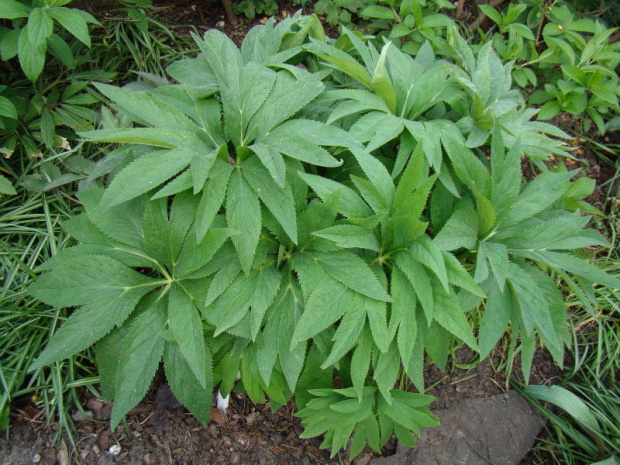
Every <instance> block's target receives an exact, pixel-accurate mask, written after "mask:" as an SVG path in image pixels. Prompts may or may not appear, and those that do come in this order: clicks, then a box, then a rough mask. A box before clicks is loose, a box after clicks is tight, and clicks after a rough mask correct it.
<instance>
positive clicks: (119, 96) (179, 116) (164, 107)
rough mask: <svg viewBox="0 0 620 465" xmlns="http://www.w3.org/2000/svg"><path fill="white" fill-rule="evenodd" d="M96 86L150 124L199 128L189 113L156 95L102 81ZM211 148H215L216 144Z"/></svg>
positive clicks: (187, 128) (187, 129) (179, 127)
mask: <svg viewBox="0 0 620 465" xmlns="http://www.w3.org/2000/svg"><path fill="white" fill-rule="evenodd" d="M95 87H97V90H99V91H100V92H101V93H102V94H103V95H105V96H106V97H108V98H109V99H111V100H112V101H114V102H115V103H116V105H118V106H119V107H121V108H122V109H124V110H125V111H127V112H129V113H130V114H132V115H135V116H137V117H138V118H139V119H140V121H143V122H145V123H146V124H148V125H149V126H153V127H155V128H165V129H170V130H173V131H191V130H192V129H198V127H197V126H196V125H195V124H194V123H193V121H192V120H191V119H190V118H189V117H188V116H187V115H185V114H184V113H181V112H180V111H179V110H178V109H177V108H176V107H174V106H172V105H170V104H169V103H166V102H164V101H162V100H159V99H158V98H156V97H155V96H154V95H150V94H148V93H146V92H143V91H134V90H129V89H126V88H120V87H115V86H110V85H107V84H100V83H95ZM210 148H212V149H213V148H215V146H213V147H210Z"/></svg>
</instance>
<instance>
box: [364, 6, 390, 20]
mask: <svg viewBox="0 0 620 465" xmlns="http://www.w3.org/2000/svg"><path fill="white" fill-rule="evenodd" d="M360 16H361V17H362V18H378V19H389V20H396V19H398V16H397V15H396V13H394V11H393V10H391V9H390V8H386V7H384V6H378V5H371V6H367V7H366V8H364V9H363V10H362V11H361V13H360Z"/></svg>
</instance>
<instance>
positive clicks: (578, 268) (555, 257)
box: [512, 250, 620, 289]
mask: <svg viewBox="0 0 620 465" xmlns="http://www.w3.org/2000/svg"><path fill="white" fill-rule="evenodd" d="M512 252H513V253H514V254H515V255H520V256H522V257H525V258H529V259H531V260H535V261H538V262H543V263H545V264H547V265H549V266H551V267H553V268H556V269H558V270H563V271H566V272H568V273H572V274H574V275H576V276H581V277H583V278H585V279H588V280H590V281H593V282H595V283H598V284H603V285H605V286H609V287H610V288H612V289H620V280H618V279H617V278H615V277H613V276H611V275H609V274H607V273H605V272H604V271H603V270H601V269H599V268H597V267H596V266H594V265H592V264H591V263H589V262H587V261H586V260H584V259H582V258H579V257H577V256H575V255H572V254H570V253H562V252H551V251H548V250H545V251H542V250H541V251H512Z"/></svg>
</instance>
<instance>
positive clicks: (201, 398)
mask: <svg viewBox="0 0 620 465" xmlns="http://www.w3.org/2000/svg"><path fill="white" fill-rule="evenodd" d="M205 357H206V383H205V386H204V387H203V386H201V384H200V383H199V382H198V380H197V379H196V377H195V376H194V373H193V372H192V370H191V368H190V366H189V364H188V363H187V360H186V359H185V358H184V357H183V355H182V354H181V350H180V349H179V346H178V345H177V344H172V343H169V342H167V343H166V345H165V349H164V370H165V373H166V380H167V381H168V384H169V385H170V389H171V390H172V393H173V394H174V396H175V397H176V398H177V399H179V401H180V402H181V403H182V404H183V405H185V406H186V407H187V408H188V409H189V411H190V412H191V413H192V414H193V415H194V416H195V417H196V418H197V419H198V421H199V422H200V423H202V424H203V425H207V424H208V423H209V417H210V416H211V403H212V399H213V388H214V385H213V384H214V383H213V368H212V361H211V351H210V350H209V348H208V347H206V350H205Z"/></svg>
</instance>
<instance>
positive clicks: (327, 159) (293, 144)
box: [260, 131, 342, 168]
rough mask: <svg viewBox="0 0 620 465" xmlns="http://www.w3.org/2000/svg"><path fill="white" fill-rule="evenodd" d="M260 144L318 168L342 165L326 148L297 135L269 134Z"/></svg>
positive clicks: (277, 132)
mask: <svg viewBox="0 0 620 465" xmlns="http://www.w3.org/2000/svg"><path fill="white" fill-rule="evenodd" d="M260 142H261V143H262V144H264V145H267V146H269V147H271V148H272V149H273V150H275V151H277V152H280V153H283V154H284V155H287V156H289V157H291V158H295V159H297V160H301V161H304V162H306V163H310V164H312V165H317V166H325V167H332V168H333V167H336V166H340V165H341V164H342V161H341V160H337V159H335V158H334V157H333V156H331V155H330V153H329V152H328V151H327V150H325V149H324V148H322V147H320V146H318V145H317V144H315V143H314V142H311V141H309V140H308V139H306V138H304V137H301V136H298V135H296V134H289V133H287V134H283V133H281V132H279V131H274V132H271V133H269V134H268V135H267V136H266V137H264V138H262V139H261V140H260Z"/></svg>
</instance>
